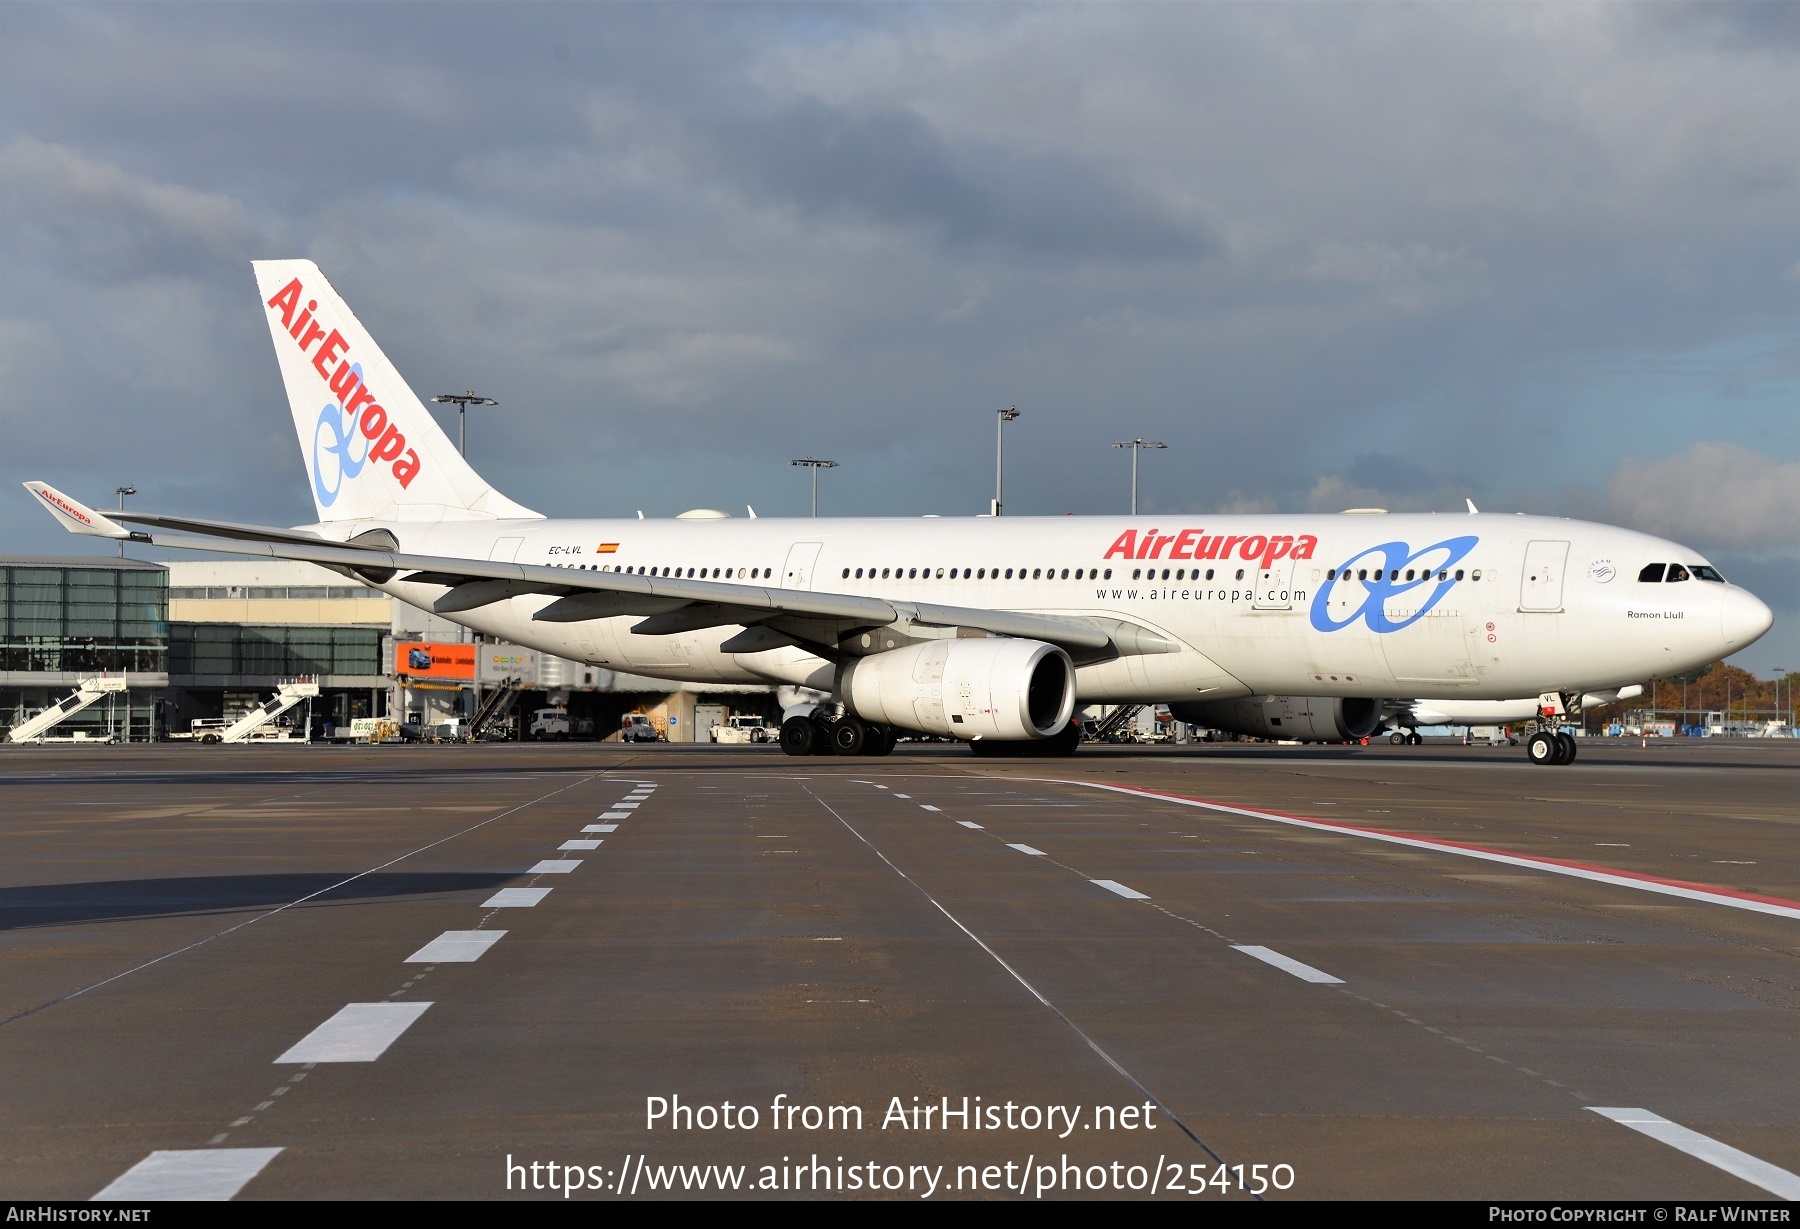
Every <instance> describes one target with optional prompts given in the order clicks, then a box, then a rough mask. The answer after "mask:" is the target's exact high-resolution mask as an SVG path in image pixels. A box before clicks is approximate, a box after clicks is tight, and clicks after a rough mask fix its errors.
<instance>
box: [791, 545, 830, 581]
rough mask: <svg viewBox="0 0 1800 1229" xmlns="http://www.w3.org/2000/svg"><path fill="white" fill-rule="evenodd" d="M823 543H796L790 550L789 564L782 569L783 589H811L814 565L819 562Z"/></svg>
mask: <svg viewBox="0 0 1800 1229" xmlns="http://www.w3.org/2000/svg"><path fill="white" fill-rule="evenodd" d="M824 545H825V544H824V543H823V542H796V543H794V544H793V546H791V547H789V548H788V557H787V563H785V564H784V565H782V569H781V587H782V588H783V589H810V588H812V581H813V565H814V564H816V563H818V562H819V551H820V549H821V548H822V547H823V546H824Z"/></svg>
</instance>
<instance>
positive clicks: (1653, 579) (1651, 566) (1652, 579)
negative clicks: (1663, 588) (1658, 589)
mask: <svg viewBox="0 0 1800 1229" xmlns="http://www.w3.org/2000/svg"><path fill="white" fill-rule="evenodd" d="M1666 566H1667V565H1666V564H1661V563H1646V564H1645V565H1644V570H1643V571H1641V572H1639V573H1638V583H1639V584H1640V585H1646V584H1648V585H1655V584H1660V583H1662V574H1663V568H1664V567H1666Z"/></svg>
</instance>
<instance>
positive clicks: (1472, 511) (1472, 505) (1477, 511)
mask: <svg viewBox="0 0 1800 1229" xmlns="http://www.w3.org/2000/svg"><path fill="white" fill-rule="evenodd" d="M1463 502H1464V503H1465V504H1468V505H1469V515H1470V516H1479V515H1480V514H1481V509H1480V508H1477V507H1476V506H1475V501H1474V500H1472V499H1469V498H1467V497H1465V498H1464V499H1463Z"/></svg>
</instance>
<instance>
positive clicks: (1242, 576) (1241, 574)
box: [1237, 568, 1380, 580]
mask: <svg viewBox="0 0 1800 1229" xmlns="http://www.w3.org/2000/svg"><path fill="white" fill-rule="evenodd" d="M1376 575H1377V576H1379V575H1380V573H1379V572H1377V573H1376ZM1237 578H1238V579H1239V580H1242V579H1244V569H1243V568H1239V569H1238V573H1237Z"/></svg>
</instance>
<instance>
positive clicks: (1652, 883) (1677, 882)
mask: <svg viewBox="0 0 1800 1229" xmlns="http://www.w3.org/2000/svg"><path fill="white" fill-rule="evenodd" d="M1062 784H1065V785H1085V786H1087V787H1088V788H1089V789H1099V790H1107V791H1110V792H1112V793H1116V794H1133V795H1136V796H1138V797H1141V798H1157V799H1161V800H1162V801H1165V802H1177V803H1180V804H1182V805H1183V806H1192V807H1204V808H1206V809H1207V810H1210V811H1220V812H1223V813H1225V814H1227V815H1243V816H1247V817H1249V818H1251V819H1267V820H1273V821H1274V822H1276V823H1283V824H1294V825H1297V826H1299V827H1302V828H1317V829H1319V830H1320V831H1323V832H1339V833H1343V834H1344V835H1346V836H1361V837H1368V838H1370V839H1373V840H1378V841H1386V842H1389V843H1391V844H1397V845H1413V846H1417V847H1418V848H1421V849H1433V850H1438V851H1440V852H1443V853H1453V854H1460V855H1462V856H1464V857H1472V858H1480V859H1482V860H1483V861H1488V862H1504V863H1507V864H1508V865H1512V866H1523V867H1527V868H1530V869H1536V870H1543V871H1549V872H1550V873H1552V874H1559V875H1572V876H1574V877H1576V878H1581V879H1590V880H1593V881H1595V882H1599V883H1612V884H1616V885H1618V886H1620V887H1628V888H1629V887H1635V888H1639V889H1642V890H1644V891H1649V892H1658V893H1661V894H1663V895H1667V896H1682V897H1686V898H1688V899H1691V900H1701V901H1707V902H1709V903H1712V904H1720V905H1729V906H1731V907H1732V908H1735V909H1749V910H1752V911H1754V912H1757V913H1769V914H1774V915H1776V916H1778V917H1789V918H1794V919H1796V920H1800V901H1796V900H1788V899H1786V898H1784V897H1780V896H1763V895H1760V894H1758V893H1755V892H1739V891H1737V890H1735V889H1732V888H1722V887H1717V886H1715V885H1713V884H1709V883H1690V882H1688V881H1687V880H1683V879H1665V878H1663V877H1661V876H1659V875H1646V874H1643V873H1642V872H1640V871H1628V870H1620V869H1618V868H1616V867H1611V866H1595V865H1593V864H1591V863H1587V862H1574V861H1570V860H1568V859H1565V858H1546V857H1540V856H1538V855H1535V854H1522V853H1513V852H1512V851H1510V850H1505V849H1490V848H1489V847H1487V846H1485V845H1472V844H1469V843H1468V842H1466V841H1447V840H1443V839H1440V838H1437V837H1427V836H1414V835H1413V834H1412V833H1409V832H1395V831H1393V830H1392V829H1389V828H1371V827H1365V826H1363V825H1361V824H1347V823H1342V822H1340V821H1335V820H1327V819H1314V818H1312V817H1311V816H1306V815H1289V814H1287V813H1286V812H1283V811H1262V810H1256V809H1254V808H1251V807H1240V806H1233V805H1232V804H1230V803H1228V802H1214V801H1212V800H1210V799H1207V798H1191V797H1189V796H1187V795H1186V794H1172V793H1168V792H1166V791H1163V790H1154V789H1144V788H1142V787H1140V786H1132V785H1113V784H1110V783H1107V782H1104V781H1064V782H1062Z"/></svg>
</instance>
